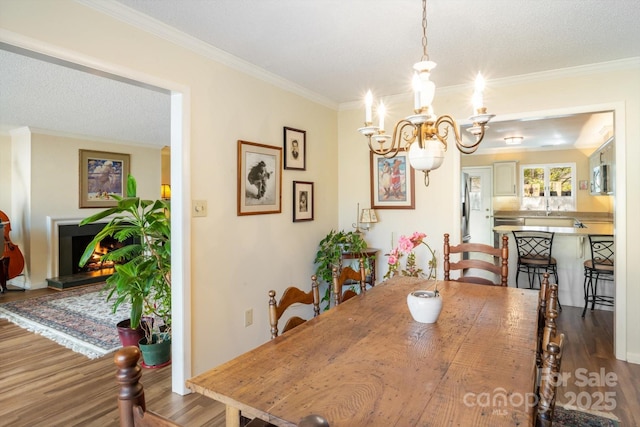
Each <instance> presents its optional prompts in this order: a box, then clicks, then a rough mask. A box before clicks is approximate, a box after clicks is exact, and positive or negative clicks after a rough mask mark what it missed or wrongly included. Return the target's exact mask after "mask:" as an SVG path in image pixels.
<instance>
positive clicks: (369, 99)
mask: <svg viewBox="0 0 640 427" xmlns="http://www.w3.org/2000/svg"><path fill="white" fill-rule="evenodd" d="M372 105H373V94H372V93H371V91H370V90H369V91H367V94H366V95H365V97H364V122H365V124H366V125H367V126H368V125H370V124H371V106H372Z"/></svg>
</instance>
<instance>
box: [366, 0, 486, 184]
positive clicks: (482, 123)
mask: <svg viewBox="0 0 640 427" xmlns="http://www.w3.org/2000/svg"><path fill="white" fill-rule="evenodd" d="M422 50H423V54H422V58H421V61H420V62H417V63H416V64H414V66H413V71H414V72H413V91H414V114H412V115H410V116H408V117H405V118H404V119H402V120H400V121H398V122H397V123H396V124H395V125H394V127H393V132H392V134H390V135H389V134H387V133H386V132H385V124H384V115H385V113H386V109H385V106H384V104H383V103H382V102H381V103H380V104H379V106H378V108H377V111H376V112H377V115H378V120H379V123H378V126H374V125H373V121H372V108H373V95H372V93H371V91H368V92H367V94H366V96H365V121H364V122H365V123H364V127H362V128H359V129H358V131H359V132H360V133H361V134H362V135H364V136H365V137H366V138H367V140H368V143H369V149H370V150H371V151H372V152H373V153H375V154H378V155H381V156H384V157H386V158H392V157H395V156H396V155H397V154H398V153H399V152H400V151H404V150H408V152H409V163H410V164H411V166H412V167H413V168H414V169H415V170H419V171H423V172H424V183H425V185H426V186H428V185H429V172H430V171H432V170H434V169H437V168H439V167H440V165H442V161H443V160H444V153H445V151H446V150H447V140H448V137H449V132H450V131H451V130H453V136H454V138H455V144H456V148H457V149H458V150H459V151H460V152H461V153H463V154H471V153H473V152H475V151H476V150H477V149H478V147H479V145H480V143H481V142H482V139H483V138H484V135H485V129H486V128H487V126H486V125H487V123H489V121H490V120H491V119H492V118H493V117H494V115H493V114H487V108H486V107H485V106H484V100H483V91H484V79H483V78H482V76H481V75H480V73H478V76H477V78H476V82H475V90H474V93H473V98H472V102H473V115H472V116H471V117H469V121H470V122H472V123H473V125H472V126H471V127H469V128H468V129H467V131H468V132H470V133H471V134H472V135H473V137H474V138H475V141H474V142H473V143H471V144H464V143H463V141H462V138H461V135H460V131H459V126H458V124H457V123H456V121H455V119H454V118H453V117H452V116H450V115H448V114H445V115H442V116H437V115H436V114H435V112H434V111H433V106H432V102H433V98H434V95H435V90H436V86H435V84H434V83H433V82H432V81H431V80H430V75H431V71H432V70H433V69H434V68H435V67H436V63H435V62H433V61H430V60H429V55H428V53H427V2H426V0H422Z"/></svg>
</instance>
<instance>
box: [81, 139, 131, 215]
mask: <svg viewBox="0 0 640 427" xmlns="http://www.w3.org/2000/svg"><path fill="white" fill-rule="evenodd" d="M79 154H80V159H79V171H80V173H79V177H80V183H79V186H78V188H79V197H78V199H79V205H80V208H107V207H113V206H117V205H118V202H117V201H116V200H114V199H113V198H112V197H111V195H112V194H114V195H116V196H120V197H125V196H126V195H127V190H126V188H127V176H128V175H129V165H130V155H129V154H124V153H110V152H106V151H94V150H80V153H79Z"/></svg>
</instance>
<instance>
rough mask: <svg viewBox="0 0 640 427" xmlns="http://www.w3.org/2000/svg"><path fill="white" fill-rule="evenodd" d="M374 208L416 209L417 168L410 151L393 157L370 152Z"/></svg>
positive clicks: (400, 152) (401, 151)
mask: <svg viewBox="0 0 640 427" xmlns="http://www.w3.org/2000/svg"><path fill="white" fill-rule="evenodd" d="M369 161H370V163H369V165H370V172H371V208H372V209H415V170H414V169H413V168H412V167H411V165H410V164H409V153H408V152H407V151H406V150H400V151H399V152H398V154H397V155H396V156H395V157H393V158H386V157H384V156H381V155H378V154H375V153H373V152H370V153H369Z"/></svg>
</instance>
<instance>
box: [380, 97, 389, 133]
mask: <svg viewBox="0 0 640 427" xmlns="http://www.w3.org/2000/svg"><path fill="white" fill-rule="evenodd" d="M386 112H387V109H386V108H385V106H384V103H383V102H382V101H380V105H378V120H380V132H382V131H384V115H385V114H386Z"/></svg>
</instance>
